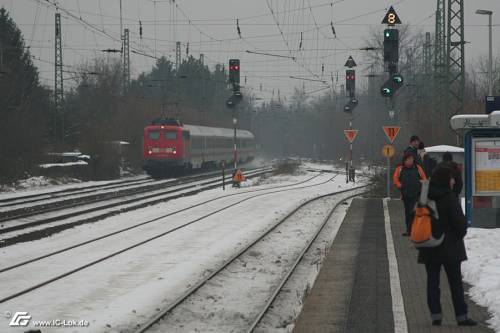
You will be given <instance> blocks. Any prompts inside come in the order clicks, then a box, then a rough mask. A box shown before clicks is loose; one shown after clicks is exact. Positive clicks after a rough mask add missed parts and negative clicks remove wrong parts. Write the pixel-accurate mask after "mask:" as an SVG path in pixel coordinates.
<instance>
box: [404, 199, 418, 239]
mask: <svg viewBox="0 0 500 333" xmlns="http://www.w3.org/2000/svg"><path fill="white" fill-rule="evenodd" d="M417 200H418V199H417V198H416V197H415V198H413V197H405V196H403V203H404V206H405V222H406V232H407V233H408V234H409V233H410V232H411V224H412V223H413V218H414V217H415V212H414V211H413V209H414V208H415V204H416V203H417Z"/></svg>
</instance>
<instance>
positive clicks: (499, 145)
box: [474, 140, 500, 195]
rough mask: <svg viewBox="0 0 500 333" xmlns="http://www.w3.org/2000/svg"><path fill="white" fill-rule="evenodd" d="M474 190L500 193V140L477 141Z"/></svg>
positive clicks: (475, 145)
mask: <svg viewBox="0 0 500 333" xmlns="http://www.w3.org/2000/svg"><path fill="white" fill-rule="evenodd" d="M474 192H475V194H479V195H481V194H492V192H494V193H500V140H477V141H475V144H474Z"/></svg>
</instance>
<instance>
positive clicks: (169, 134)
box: [165, 131, 177, 140]
mask: <svg viewBox="0 0 500 333" xmlns="http://www.w3.org/2000/svg"><path fill="white" fill-rule="evenodd" d="M165 139H167V140H177V132H172V131H166V132H165Z"/></svg>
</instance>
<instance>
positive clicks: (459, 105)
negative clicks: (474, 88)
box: [447, 0, 465, 117]
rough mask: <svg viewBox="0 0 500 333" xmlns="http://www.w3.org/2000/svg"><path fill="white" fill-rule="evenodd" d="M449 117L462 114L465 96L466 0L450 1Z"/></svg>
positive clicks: (448, 43) (448, 34) (448, 39)
mask: <svg viewBox="0 0 500 333" xmlns="http://www.w3.org/2000/svg"><path fill="white" fill-rule="evenodd" d="M447 31H448V32H447V60H448V66H447V67H448V84H449V92H450V101H449V117H451V116H453V115H455V114H462V113H463V111H464V96H465V40H464V0H448V30H447Z"/></svg>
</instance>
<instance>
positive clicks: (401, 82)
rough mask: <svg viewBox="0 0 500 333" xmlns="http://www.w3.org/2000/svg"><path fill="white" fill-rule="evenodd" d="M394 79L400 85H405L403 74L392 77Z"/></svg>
mask: <svg viewBox="0 0 500 333" xmlns="http://www.w3.org/2000/svg"><path fill="white" fill-rule="evenodd" d="M392 80H393V81H394V83H396V84H397V85H398V86H401V85H403V77H402V76H401V75H399V74H398V75H394V76H393V77H392Z"/></svg>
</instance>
